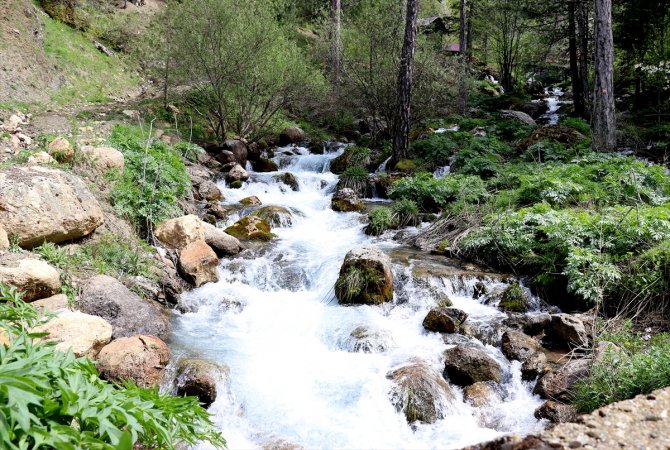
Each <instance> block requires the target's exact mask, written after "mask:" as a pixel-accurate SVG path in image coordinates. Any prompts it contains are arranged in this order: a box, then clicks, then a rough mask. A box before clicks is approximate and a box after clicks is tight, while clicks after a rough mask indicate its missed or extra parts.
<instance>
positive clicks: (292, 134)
mask: <svg viewBox="0 0 670 450" xmlns="http://www.w3.org/2000/svg"><path fill="white" fill-rule="evenodd" d="M305 139H307V135H306V134H305V132H304V131H303V130H302V129H301V128H298V127H288V128H285V129H284V130H283V131H282V132H281V133H280V134H279V145H289V144H296V143H298V142H303V141H304V140H305Z"/></svg>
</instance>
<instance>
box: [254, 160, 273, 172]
mask: <svg viewBox="0 0 670 450" xmlns="http://www.w3.org/2000/svg"><path fill="white" fill-rule="evenodd" d="M251 167H253V168H254V171H256V172H276V171H278V170H279V166H278V165H277V163H276V162H274V161H272V160H270V159H264V158H260V159H259V160H257V161H253V162H252V163H251Z"/></svg>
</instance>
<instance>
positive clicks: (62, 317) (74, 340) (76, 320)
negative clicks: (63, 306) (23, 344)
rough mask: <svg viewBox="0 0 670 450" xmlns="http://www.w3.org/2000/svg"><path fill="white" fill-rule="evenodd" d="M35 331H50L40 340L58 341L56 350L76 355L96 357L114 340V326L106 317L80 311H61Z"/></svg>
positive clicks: (34, 329) (34, 330)
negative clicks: (70, 351)
mask: <svg viewBox="0 0 670 450" xmlns="http://www.w3.org/2000/svg"><path fill="white" fill-rule="evenodd" d="M32 332H34V333H49V334H48V336H45V337H42V338H39V339H38V341H46V342H57V343H58V344H56V347H55V348H56V350H60V351H62V352H67V351H68V350H72V353H74V355H75V356H77V357H79V356H86V357H89V358H93V357H95V355H97V354H98V352H99V351H100V349H101V348H102V347H104V346H105V345H107V344H109V342H110V341H111V340H112V326H111V325H110V324H109V322H107V321H106V320H105V319H103V318H101V317H97V316H92V315H89V314H84V313H82V312H79V311H61V312H60V313H59V314H58V315H57V316H56V317H54V318H53V319H51V320H49V321H48V322H47V323H46V324H44V325H40V326H39V327H36V328H33V330H32Z"/></svg>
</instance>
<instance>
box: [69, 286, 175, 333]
mask: <svg viewBox="0 0 670 450" xmlns="http://www.w3.org/2000/svg"><path fill="white" fill-rule="evenodd" d="M74 306H75V307H76V308H77V309H79V310H80V311H82V312H84V313H86V314H92V315H94V316H99V317H102V318H103V319H105V320H107V321H108V322H109V323H111V324H112V328H113V331H112V337H113V338H114V339H117V338H119V337H126V336H134V335H136V334H149V335H155V336H159V337H161V338H167V336H168V335H169V333H170V321H169V320H168V316H167V314H166V312H165V311H164V310H163V309H162V308H161V307H160V306H159V305H157V304H156V303H153V302H150V301H147V300H143V299H141V298H140V297H138V296H137V294H135V293H134V292H132V291H130V290H129V289H128V288H127V287H125V286H124V285H123V284H121V283H120V282H119V281H117V280H116V279H114V278H112V277H110V276H107V275H97V276H95V277H93V278H91V279H89V280H88V282H86V283H85V284H84V285H83V287H82V289H81V294H80V295H79V297H78V298H77V299H76V300H75V302H74Z"/></svg>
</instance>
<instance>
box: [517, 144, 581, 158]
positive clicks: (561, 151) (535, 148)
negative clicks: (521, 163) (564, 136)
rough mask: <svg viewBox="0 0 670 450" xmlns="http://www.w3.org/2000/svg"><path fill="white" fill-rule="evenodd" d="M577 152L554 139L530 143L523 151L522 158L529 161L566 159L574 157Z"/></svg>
mask: <svg viewBox="0 0 670 450" xmlns="http://www.w3.org/2000/svg"><path fill="white" fill-rule="evenodd" d="M576 155H577V152H576V151H575V149H573V148H569V147H566V146H565V145H563V144H561V143H560V142H556V141H540V142H538V143H536V144H533V145H531V146H530V147H528V149H527V150H526V151H525V152H524V154H523V158H524V159H525V160H526V161H529V162H539V163H542V162H552V161H568V160H570V159H571V158H574V157H575V156H576Z"/></svg>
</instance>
